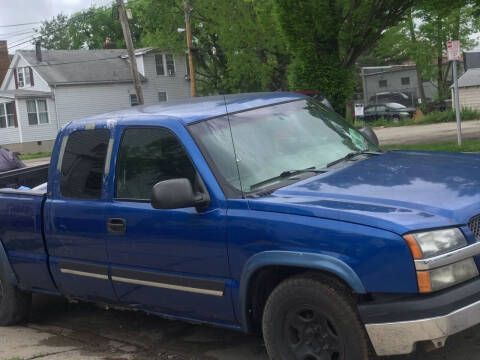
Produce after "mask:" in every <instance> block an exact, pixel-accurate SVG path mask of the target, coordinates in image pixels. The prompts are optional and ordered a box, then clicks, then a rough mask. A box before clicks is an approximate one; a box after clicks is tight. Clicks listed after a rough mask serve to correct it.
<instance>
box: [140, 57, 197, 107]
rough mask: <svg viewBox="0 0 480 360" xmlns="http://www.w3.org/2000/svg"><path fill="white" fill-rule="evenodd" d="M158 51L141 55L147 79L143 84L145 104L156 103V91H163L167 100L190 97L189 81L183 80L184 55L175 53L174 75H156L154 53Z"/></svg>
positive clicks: (184, 72)
mask: <svg viewBox="0 0 480 360" xmlns="http://www.w3.org/2000/svg"><path fill="white" fill-rule="evenodd" d="M156 54H160V53H153V52H152V53H148V54H146V55H144V56H143V69H144V72H145V77H146V78H147V79H148V80H147V82H145V83H144V84H143V93H144V98H145V104H147V105H153V104H158V103H159V99H158V93H159V92H160V91H165V92H166V93H167V99H168V101H173V100H184V99H188V98H190V97H191V95H190V82H189V81H188V80H185V76H186V75H187V64H186V61H185V56H183V55H175V56H174V61H175V76H168V75H167V76H165V75H157V69H156V65H155V55H156Z"/></svg>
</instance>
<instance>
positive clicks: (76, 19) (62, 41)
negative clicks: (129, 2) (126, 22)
mask: <svg viewBox="0 0 480 360" xmlns="http://www.w3.org/2000/svg"><path fill="white" fill-rule="evenodd" d="M132 24H133V26H132V28H131V30H132V38H133V40H134V42H135V43H138V42H139V40H140V37H141V33H142V28H141V26H139V22H138V21H137V19H136V18H135V17H134V19H133V20H132ZM40 35H41V41H42V46H43V47H45V48H46V49H63V50H73V49H83V48H84V49H102V48H103V46H104V44H105V40H107V39H109V40H111V41H112V42H114V43H115V44H116V45H117V47H119V48H122V47H125V41H124V39H123V33H122V27H121V25H120V22H119V20H118V16H117V9H116V7H115V6H110V7H91V8H89V9H87V10H84V11H80V12H77V13H75V14H73V15H72V16H70V17H68V16H66V15H63V14H60V15H58V16H56V17H55V18H53V19H52V20H50V21H44V22H43V23H42V25H41V28H40Z"/></svg>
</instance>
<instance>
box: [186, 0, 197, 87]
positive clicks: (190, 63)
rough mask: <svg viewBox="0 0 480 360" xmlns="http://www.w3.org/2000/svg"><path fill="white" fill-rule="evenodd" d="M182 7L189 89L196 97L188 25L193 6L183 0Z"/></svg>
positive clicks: (189, 28) (190, 32) (190, 31)
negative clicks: (188, 69)
mask: <svg viewBox="0 0 480 360" xmlns="http://www.w3.org/2000/svg"><path fill="white" fill-rule="evenodd" d="M183 8H184V10H185V30H186V32H187V46H188V67H189V68H190V91H191V95H192V97H197V87H196V81H195V67H194V64H193V54H192V27H191V25H190V15H191V14H192V11H193V8H192V6H191V5H190V3H189V2H188V0H183Z"/></svg>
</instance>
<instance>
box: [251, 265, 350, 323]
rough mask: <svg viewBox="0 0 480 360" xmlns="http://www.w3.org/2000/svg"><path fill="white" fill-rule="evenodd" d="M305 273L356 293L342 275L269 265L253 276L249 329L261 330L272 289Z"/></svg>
mask: <svg viewBox="0 0 480 360" xmlns="http://www.w3.org/2000/svg"><path fill="white" fill-rule="evenodd" d="M300 274H304V275H305V276H313V277H315V278H317V279H319V280H320V281H327V282H329V283H333V284H334V285H335V286H339V287H342V288H344V289H346V290H348V291H349V292H350V293H351V294H354V291H353V290H352V288H351V287H350V286H349V285H348V284H347V283H346V282H345V281H344V280H343V279H341V278H340V277H338V276H336V275H334V274H332V273H329V272H326V271H321V270H314V269H308V268H302V267H293V266H267V267H264V268H261V269H259V270H257V271H256V272H255V273H254V274H253V275H252V277H251V280H250V284H249V287H248V293H247V299H248V302H247V314H248V316H247V317H248V318H247V321H248V324H247V326H248V329H249V330H250V331H255V332H257V331H260V330H261V324H262V317H263V309H264V308H265V304H266V302H267V300H268V297H269V296H270V294H271V293H272V291H273V290H274V289H275V288H276V287H277V286H278V285H279V284H280V283H281V282H282V281H283V280H285V279H287V278H289V277H292V276H296V275H300Z"/></svg>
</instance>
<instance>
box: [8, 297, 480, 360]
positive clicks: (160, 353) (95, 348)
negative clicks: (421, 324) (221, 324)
mask: <svg viewBox="0 0 480 360" xmlns="http://www.w3.org/2000/svg"><path fill="white" fill-rule="evenodd" d="M13 358H18V359H25V360H27V359H43V360H76V359H87V360H96V359H98V360H100V359H104V360H121V359H131V360H147V359H148V360H153V359H155V360H187V359H199V360H267V356H266V353H265V348H264V345H263V342H262V339H261V338H260V337H259V336H249V335H245V334H242V333H239V332H235V331H229V330H224V329H218V328H213V327H210V326H206V325H191V324H187V323H183V322H180V321H172V320H165V319H161V318H158V317H155V316H148V315H145V314H143V313H139V312H133V311H121V310H105V309H100V308H99V307H97V306H95V305H92V304H70V303H67V302H66V301H64V300H63V299H60V298H55V297H44V296H37V297H35V299H34V308H33V311H32V314H31V318H30V321H29V322H28V323H27V324H25V325H23V326H16V327H10V328H0V360H10V359H13ZM478 358H480V327H477V328H474V329H471V330H469V331H467V332H464V333H461V334H459V335H457V336H454V337H452V338H450V339H449V340H448V341H447V345H446V347H445V348H444V349H442V350H439V351H436V352H431V353H428V354H424V353H418V354H415V355H412V356H407V357H392V358H383V359H381V360H420V359H422V360H444V359H445V360H446V359H448V360H467V359H468V360H471V359H478Z"/></svg>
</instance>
